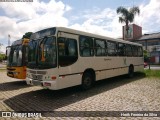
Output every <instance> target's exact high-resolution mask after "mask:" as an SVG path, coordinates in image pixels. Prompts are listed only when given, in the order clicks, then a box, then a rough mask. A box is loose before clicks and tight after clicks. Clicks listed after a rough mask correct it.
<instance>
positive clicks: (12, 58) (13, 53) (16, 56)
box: [7, 45, 22, 66]
mask: <svg viewBox="0 0 160 120" xmlns="http://www.w3.org/2000/svg"><path fill="white" fill-rule="evenodd" d="M7 56H8V59H7V60H8V61H7V66H22V45H17V46H11V47H10V49H7Z"/></svg>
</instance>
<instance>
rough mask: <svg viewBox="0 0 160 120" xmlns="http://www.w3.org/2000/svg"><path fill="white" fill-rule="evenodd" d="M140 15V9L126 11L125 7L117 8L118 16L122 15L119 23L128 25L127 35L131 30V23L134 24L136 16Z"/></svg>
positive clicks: (133, 8)
mask: <svg viewBox="0 0 160 120" xmlns="http://www.w3.org/2000/svg"><path fill="white" fill-rule="evenodd" d="M139 13H140V10H139V7H132V8H130V9H126V8H124V7H118V8H117V14H121V16H120V17H119V22H120V23H125V24H126V31H127V35H128V30H129V23H132V22H133V21H134V17H135V15H136V14H138V15H139Z"/></svg>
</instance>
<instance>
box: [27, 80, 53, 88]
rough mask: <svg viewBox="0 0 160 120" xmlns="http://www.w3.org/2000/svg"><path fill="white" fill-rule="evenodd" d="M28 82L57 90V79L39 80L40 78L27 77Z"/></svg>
mask: <svg viewBox="0 0 160 120" xmlns="http://www.w3.org/2000/svg"><path fill="white" fill-rule="evenodd" d="M26 83H27V84H28V85H35V86H41V87H43V88H47V89H50V90H56V81H39V80H33V79H31V78H27V79H26Z"/></svg>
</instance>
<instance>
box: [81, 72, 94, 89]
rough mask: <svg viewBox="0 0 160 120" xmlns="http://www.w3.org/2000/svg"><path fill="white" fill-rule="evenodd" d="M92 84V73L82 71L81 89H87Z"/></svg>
mask: <svg viewBox="0 0 160 120" xmlns="http://www.w3.org/2000/svg"><path fill="white" fill-rule="evenodd" d="M92 85H93V78H92V74H90V73H89V72H86V73H84V75H83V77H82V84H81V88H82V90H88V89H90V88H91V87H92Z"/></svg>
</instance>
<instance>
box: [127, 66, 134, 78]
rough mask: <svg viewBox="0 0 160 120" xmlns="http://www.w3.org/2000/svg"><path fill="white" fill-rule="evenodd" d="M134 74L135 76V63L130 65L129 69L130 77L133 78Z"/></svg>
mask: <svg viewBox="0 0 160 120" xmlns="http://www.w3.org/2000/svg"><path fill="white" fill-rule="evenodd" d="M133 76H134V67H133V65H130V66H129V70H128V77H129V78H132V77H133Z"/></svg>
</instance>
